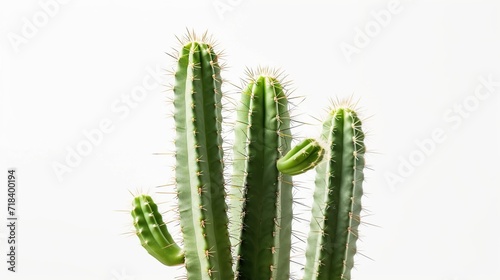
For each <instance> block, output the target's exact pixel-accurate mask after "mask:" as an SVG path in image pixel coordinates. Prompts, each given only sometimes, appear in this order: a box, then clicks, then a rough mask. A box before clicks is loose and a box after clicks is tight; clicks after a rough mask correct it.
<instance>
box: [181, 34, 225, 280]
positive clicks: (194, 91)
mask: <svg viewBox="0 0 500 280" xmlns="http://www.w3.org/2000/svg"><path fill="white" fill-rule="evenodd" d="M221 83H222V80H221V77H220V67H219V65H218V60H217V55H216V53H215V52H214V50H213V48H212V46H211V45H210V44H209V43H206V42H204V41H198V40H191V41H189V42H187V43H186V44H185V45H184V47H183V48H182V50H181V51H180V53H179V59H178V64H177V71H176V72H175V85H174V107H175V112H174V118H175V129H176V138H175V148H176V153H175V157H176V169H175V180H176V186H177V196H178V198H179V214H180V222H181V231H182V233H183V239H184V251H185V258H186V261H185V264H186V268H187V271H188V278H189V279H231V278H232V277H233V271H232V260H231V245H230V241H229V233H228V218H227V214H226V210H227V206H226V203H225V183H224V177H223V168H224V166H223V150H222V137H221V130H222V129H221V122H222V115H221V108H222V105H221V97H222V92H221Z"/></svg>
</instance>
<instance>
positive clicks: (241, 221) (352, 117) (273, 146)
mask: <svg viewBox="0 0 500 280" xmlns="http://www.w3.org/2000/svg"><path fill="white" fill-rule="evenodd" d="M206 38H207V37H206V36H205V35H204V36H203V37H202V38H198V37H196V36H195V35H194V34H190V35H189V36H188V37H187V38H186V40H184V41H183V47H182V49H181V51H180V52H179V56H178V60H177V69H176V71H175V74H174V76H175V85H174V88H173V91H174V99H173V101H174V107H175V112H174V118H175V125H176V138H175V146H176V153H175V157H176V168H175V174H176V176H175V183H176V194H177V198H178V204H179V215H180V226H181V231H182V235H183V244H182V246H179V245H177V244H176V243H175V242H174V240H173V238H172V236H171V235H170V233H169V232H168V229H167V227H166V225H165V223H164V222H163V220H162V217H161V215H160V214H159V213H158V207H157V206H156V204H155V203H154V202H153V200H152V199H151V197H149V196H148V195H139V196H137V197H136V198H135V199H134V203H133V206H134V207H133V210H132V212H131V213H132V216H133V218H134V226H135V228H136V234H137V235H138V237H139V239H140V241H141V244H142V246H143V247H144V248H146V250H147V251H148V252H149V254H151V255H152V256H154V257H155V258H156V259H158V260H159V261H160V262H161V263H163V264H165V265H181V264H184V265H185V267H186V270H187V278H188V279H190V280H191V279H193V280H199V279H219V280H231V279H269V280H287V279H290V251H291V236H292V216H293V211H292V203H293V197H292V190H293V183H292V176H293V175H297V174H301V173H304V172H306V171H308V170H310V169H312V168H314V167H316V165H317V167H316V170H317V176H316V190H315V195H314V198H315V201H314V206H313V208H312V213H313V218H312V220H311V232H310V235H309V238H308V245H307V251H306V258H307V260H306V262H307V263H306V269H305V275H304V278H305V279H339V280H341V279H350V269H351V268H352V262H353V255H354V253H355V252H356V246H355V242H356V237H357V226H358V225H359V211H360V209H361V208H360V207H361V205H360V196H361V194H362V189H361V183H362V180H363V167H364V145H363V139H364V134H363V132H362V131H361V122H360V121H359V119H358V117H357V115H356V113H355V112H354V110H353V109H351V108H349V107H346V106H340V107H337V108H335V109H334V110H333V111H332V113H331V114H330V115H329V118H328V119H327V120H326V121H325V123H324V125H323V126H324V129H323V133H322V135H321V139H320V140H319V141H317V140H314V139H306V140H304V141H302V142H301V143H299V144H298V145H297V146H296V147H294V148H292V147H291V140H292V134H291V128H290V113H289V110H288V107H289V105H288V96H287V94H286V90H285V87H284V83H283V81H282V76H281V75H280V73H278V72H276V71H272V70H269V69H265V68H264V69H263V68H259V69H258V70H257V71H256V72H252V71H248V74H249V75H248V76H249V79H247V82H246V85H245V86H244V88H243V89H242V93H241V100H240V105H239V106H238V108H237V121H236V125H235V127H234V132H235V140H234V147H233V160H232V169H233V173H232V175H231V176H230V178H225V176H224V172H223V170H224V159H225V158H227V157H226V156H225V155H224V153H223V148H222V137H221V133H222V125H221V121H222V113H221V110H222V103H221V96H222V91H221V83H222V79H221V76H220V66H219V62H218V56H217V54H216V52H215V51H214V49H213V44H212V43H210V42H207V39H206ZM319 142H322V144H321V145H320V144H319ZM227 182H230V183H227ZM226 192H227V193H226ZM227 203H229V207H228V205H227Z"/></svg>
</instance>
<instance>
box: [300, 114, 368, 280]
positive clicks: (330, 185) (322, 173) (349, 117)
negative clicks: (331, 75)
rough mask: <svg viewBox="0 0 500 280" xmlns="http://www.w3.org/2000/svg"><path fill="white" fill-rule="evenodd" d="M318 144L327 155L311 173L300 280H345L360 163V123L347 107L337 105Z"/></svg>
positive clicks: (353, 239)
mask: <svg viewBox="0 0 500 280" xmlns="http://www.w3.org/2000/svg"><path fill="white" fill-rule="evenodd" d="M321 139H322V140H323V141H324V142H325V143H326V147H327V149H328V151H327V154H326V156H325V158H326V160H325V161H323V162H322V163H321V164H320V165H318V167H317V169H316V170H317V175H316V189H315V193H314V204H313V208H312V219H311V226H310V233H309V237H308V241H307V243H308V244H307V250H306V267H305V274H304V279H306V280H308V279H330V280H343V279H351V275H350V271H351V269H352V267H353V257H354V254H355V253H356V240H357V237H358V231H357V229H358V225H359V223H360V211H361V196H362V194H363V190H362V188H361V187H362V186H361V184H362V182H363V179H364V177H363V168H364V164H365V160H364V153H365V146H364V143H363V141H364V134H363V132H362V131H361V121H360V120H359V118H358V116H357V115H356V113H355V112H354V111H353V110H352V109H351V108H350V107H349V106H337V108H334V109H333V110H332V112H331V114H330V115H329V116H328V119H327V120H326V121H325V122H324V123H323V132H322V135H321Z"/></svg>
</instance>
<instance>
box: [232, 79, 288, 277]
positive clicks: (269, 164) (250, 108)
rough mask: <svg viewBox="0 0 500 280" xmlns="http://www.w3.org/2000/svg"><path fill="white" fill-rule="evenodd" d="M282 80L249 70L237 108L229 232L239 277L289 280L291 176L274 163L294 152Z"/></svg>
mask: <svg viewBox="0 0 500 280" xmlns="http://www.w3.org/2000/svg"><path fill="white" fill-rule="evenodd" d="M279 76H280V75H279V74H278V73H276V72H272V71H268V70H266V69H261V70H259V71H258V73H255V74H254V73H251V72H250V73H249V77H250V78H249V81H248V85H247V86H246V88H245V89H244V90H243V93H242V96H241V103H240V106H239V108H238V109H237V115H238V116H237V123H236V127H235V146H234V164H233V169H234V172H233V180H232V189H231V199H232V200H231V201H232V202H233V205H232V207H231V209H232V213H231V214H232V217H231V222H232V223H231V224H232V228H231V233H232V234H235V235H236V242H235V243H236V245H235V246H236V250H235V252H236V274H237V276H238V277H239V279H289V273H290V260H289V259H290V250H291V225H292V178H291V177H290V176H289V175H284V174H282V173H280V172H279V171H278V169H277V167H276V161H277V160H278V159H279V158H280V157H282V156H283V155H284V154H285V153H286V152H288V150H289V149H290V145H291V144H290V143H291V134H290V116H289V113H288V101H287V96H286V94H285V92H284V89H283V86H282V83H281V82H280V81H279V80H280V78H279ZM233 243H234V242H233Z"/></svg>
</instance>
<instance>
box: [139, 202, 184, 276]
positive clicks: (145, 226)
mask: <svg viewBox="0 0 500 280" xmlns="http://www.w3.org/2000/svg"><path fill="white" fill-rule="evenodd" d="M131 214H132V217H133V218H134V227H135V229H136V234H137V236H138V237H139V239H140V240H141V245H142V246H143V247H144V248H145V249H146V250H147V251H148V253H149V254H150V255H152V256H153V257H155V258H156V259H157V260H158V261H160V262H161V263H163V264H164V265H168V266H173V265H180V264H183V263H184V253H183V252H182V249H181V248H180V247H179V246H178V245H177V244H176V243H175V241H174V240H173V239H172V236H171V235H170V233H169V232H168V230H167V226H166V225H165V223H164V222H163V219H162V217H161V215H160V213H158V207H157V206H156V204H155V203H154V202H153V200H152V199H151V197H150V196H148V195H140V196H137V197H135V198H134V202H133V209H132V212H131Z"/></svg>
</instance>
